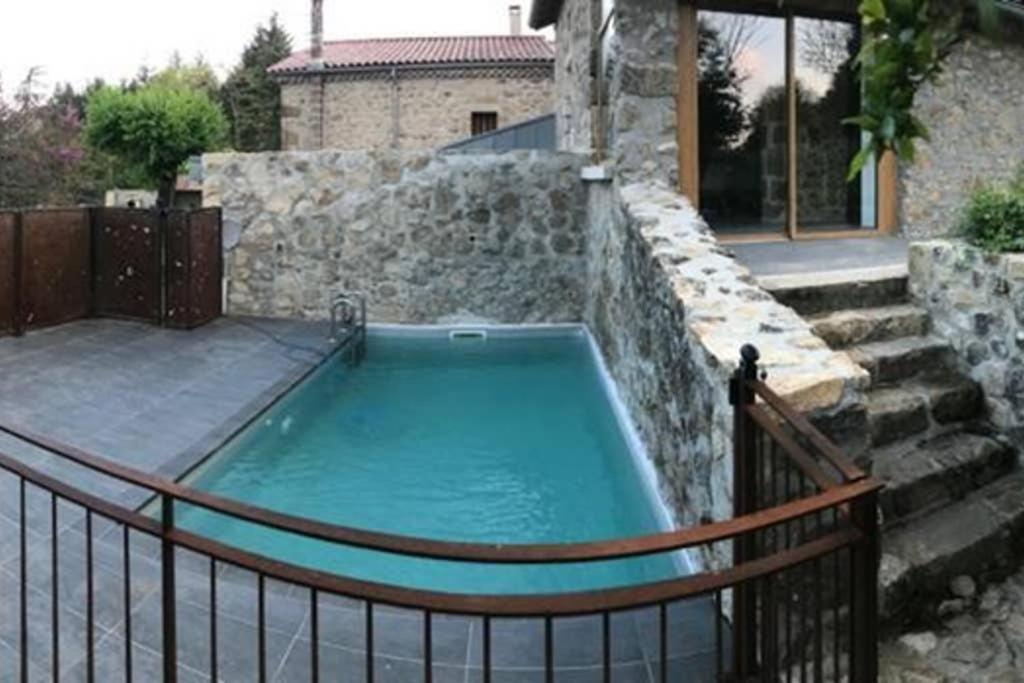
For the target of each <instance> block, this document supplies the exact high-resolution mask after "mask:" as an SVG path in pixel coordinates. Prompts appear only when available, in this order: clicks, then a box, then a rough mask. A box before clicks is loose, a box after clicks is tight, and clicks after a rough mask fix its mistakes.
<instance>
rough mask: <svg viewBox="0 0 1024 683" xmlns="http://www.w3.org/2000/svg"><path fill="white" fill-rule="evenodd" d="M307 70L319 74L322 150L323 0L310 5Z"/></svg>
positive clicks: (319, 146) (324, 88) (319, 139)
mask: <svg viewBox="0 0 1024 683" xmlns="http://www.w3.org/2000/svg"><path fill="white" fill-rule="evenodd" d="M309 23H310V31H309V68H310V70H311V71H318V72H320V76H319V78H318V79H317V80H318V83H317V111H318V118H319V121H318V122H317V149H323V148H324V118H325V113H326V112H325V109H326V103H325V99H326V93H327V80H326V76H325V75H324V74H323V71H324V66H325V63H324V0H312V3H311V5H310V22H309Z"/></svg>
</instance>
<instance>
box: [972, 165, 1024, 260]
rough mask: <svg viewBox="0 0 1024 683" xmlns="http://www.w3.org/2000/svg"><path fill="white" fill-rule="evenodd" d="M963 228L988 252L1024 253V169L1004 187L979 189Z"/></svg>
mask: <svg viewBox="0 0 1024 683" xmlns="http://www.w3.org/2000/svg"><path fill="white" fill-rule="evenodd" d="M961 227H962V230H963V234H964V237H965V238H966V239H967V241H969V242H970V243H971V244H973V245H975V246H978V247H981V248H982V249H985V250H986V251H992V252H1005V251H1020V252H1024V172H1022V173H1020V174H1018V176H1017V179H1016V180H1014V181H1013V182H1011V183H1008V184H1006V185H1004V186H987V187H983V188H980V189H978V190H977V191H975V192H974V194H972V195H971V198H970V200H968V202H967V208H966V209H965V211H964V218H963V222H962V226H961Z"/></svg>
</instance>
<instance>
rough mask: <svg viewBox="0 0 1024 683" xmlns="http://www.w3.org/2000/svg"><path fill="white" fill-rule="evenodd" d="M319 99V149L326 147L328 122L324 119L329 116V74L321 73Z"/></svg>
mask: <svg viewBox="0 0 1024 683" xmlns="http://www.w3.org/2000/svg"><path fill="white" fill-rule="evenodd" d="M318 99H319V109H320V115H319V117H318V118H319V119H320V121H319V127H320V130H319V132H318V134H317V137H318V140H317V149H323V148H324V129H325V128H326V124H325V122H324V119H325V118H327V76H325V75H324V74H320V87H319V95H318Z"/></svg>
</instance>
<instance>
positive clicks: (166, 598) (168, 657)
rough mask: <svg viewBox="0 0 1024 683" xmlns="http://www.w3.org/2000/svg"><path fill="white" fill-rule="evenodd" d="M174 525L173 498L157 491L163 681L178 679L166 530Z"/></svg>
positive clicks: (171, 564)
mask: <svg viewBox="0 0 1024 683" xmlns="http://www.w3.org/2000/svg"><path fill="white" fill-rule="evenodd" d="M173 529H174V498H173V497H171V496H169V495H167V494H166V493H163V494H161V495H160V530H161V534H160V542H161V543H160V567H161V569H162V573H161V583H160V591H161V593H162V595H161V597H162V598H163V644H164V654H163V657H164V683H175V681H177V679H178V631H177V605H176V604H175V585H174V543H173V542H172V541H171V539H170V538H169V536H168V533H169V532H170V531H171V530H173Z"/></svg>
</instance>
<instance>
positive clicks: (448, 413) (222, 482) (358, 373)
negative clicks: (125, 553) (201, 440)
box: [179, 329, 679, 593]
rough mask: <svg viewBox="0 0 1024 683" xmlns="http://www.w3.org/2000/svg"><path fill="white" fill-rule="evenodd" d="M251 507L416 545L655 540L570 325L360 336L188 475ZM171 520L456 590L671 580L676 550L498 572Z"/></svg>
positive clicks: (583, 345)
mask: <svg viewBox="0 0 1024 683" xmlns="http://www.w3.org/2000/svg"><path fill="white" fill-rule="evenodd" d="M189 483H191V484H192V485H193V486H195V487H197V488H200V489H204V490H207V491H210V492H213V493H216V494H219V495H222V496H225V497H228V498H234V499H238V500H241V501H245V502H247V503H250V504H254V505H258V506H262V507H266V508H270V509H274V510H279V511H282V512H287V513H290V514H294V515H302V516H305V517H312V518H315V519H319V520H323V521H327V522H333V523H337V524H344V525H348V526H355V527H360V528H365V529H372V530H379V531H388V532H394V533H399V534H406V535H412V536H420V537H424V538H434V539H445V540H457V541H472V542H501V543H547V542H572V541H591V540H600V539H613V538H619V537H624V536H634V535H638V534H647V533H653V532H657V531H660V530H662V529H661V523H660V522H659V515H658V513H657V508H656V503H655V501H654V500H652V497H651V495H650V494H649V491H648V488H647V487H645V485H644V481H643V479H642V477H641V474H640V472H639V470H638V466H637V464H636V462H635V459H634V456H633V454H632V453H631V451H630V448H629V445H628V443H627V440H626V438H625V437H624V434H623V432H622V429H621V428H620V426H619V423H618V422H617V420H616V417H615V413H614V411H613V408H612V404H611V401H610V397H609V396H608V394H607V392H606V390H605V385H604V384H603V383H602V380H601V375H600V370H599V369H598V366H597V364H596V363H595V361H594V358H593V355H592V353H591V349H590V342H589V339H588V337H587V336H586V334H585V333H584V332H583V331H582V330H575V329H566V330H554V331H543V332H540V331H531V332H529V333H509V332H505V333H498V332H495V331H491V332H489V335H488V338H487V339H486V341H481V340H474V339H450V338H449V335H448V333H447V332H446V331H437V332H436V333H417V334H408V333H397V332H392V333H382V332H373V333H371V335H370V338H369V341H368V345H367V354H366V358H365V360H364V361H363V363H362V364H361V365H359V366H358V367H355V368H349V367H347V366H346V364H345V363H344V361H342V360H341V359H334V360H331V361H329V362H328V363H327V364H326V365H324V366H323V367H322V368H321V369H320V370H318V371H317V372H316V373H315V374H314V375H313V376H312V377H310V379H308V380H307V381H306V382H304V383H303V384H302V385H300V386H299V387H298V388H297V389H296V390H294V391H293V392H291V393H290V394H289V395H288V396H286V397H285V398H284V399H283V400H282V401H280V402H279V403H278V404H277V405H276V406H275V407H274V408H273V409H272V410H271V411H270V412H269V413H268V414H267V415H265V416H264V418H262V419H261V420H260V421H259V422H258V423H256V424H254V425H253V426H251V427H250V428H249V429H248V430H246V431H245V432H243V433H242V434H241V435H240V436H239V437H237V438H236V439H234V440H233V441H232V442H231V443H230V444H228V445H227V446H226V448H225V449H223V450H222V451H221V452H220V453H218V454H217V455H216V456H215V457H214V459H213V460H212V461H211V462H210V463H209V464H208V465H207V466H205V467H204V468H202V469H201V470H199V471H198V472H197V473H196V474H195V475H194V476H193V478H192V479H191V480H190V482H189ZM179 523H180V524H182V525H183V526H185V527H186V528H189V529H192V530H194V531H198V532H201V533H204V534H207V535H210V536H212V537H214V538H217V539H220V540H222V541H224V542H227V543H230V544H232V545H237V546H239V547H242V548H245V549H248V550H252V551H256V552H259V553H262V554H265V555H270V556H272V557H276V558H279V559H283V560H287V561H290V562H294V563H297V564H302V565H306V566H310V567H314V568H318V569H325V570H329V571H333V572H337V573H339V574H343V575H347V576H352V577H357V578H362V579H367V580H372V581H381V582H388V583H396V584H400V585H406V586H411V587H417V588H429V589H436V590H443V591H455V592H467V593H545V592H556V591H566V590H583V589H589V588H597V587H607V586H617V585H628V584H634V583H639V582H646V581H651V580H656V579H664V578H670V577H672V576H676V575H678V573H679V570H678V568H677V562H676V561H675V559H673V558H672V557H667V556H660V557H653V558H637V559H630V560H620V561H614V562H606V563H600V564H570V565H562V566H556V567H539V566H507V565H506V566H493V565H484V566H481V565H472V564H464V563H452V562H444V561H437V560H420V559H409V558H402V557H396V556H392V555H388V554H384V553H378V552H373V551H365V550H359V549H350V548H338V547H334V546H331V545H329V544H326V543H322V542H318V541H311V540H307V539H301V538H297V537H295V536H293V535H290V534H285V533H281V532H275V531H270V530H266V529H262V528H259V527H256V526H253V525H250V524H246V523H241V522H238V521H235V520H230V519H227V518H225V517H223V516H219V515H213V514H211V513H207V512H203V511H199V510H196V509H184V510H182V511H181V512H179Z"/></svg>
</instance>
